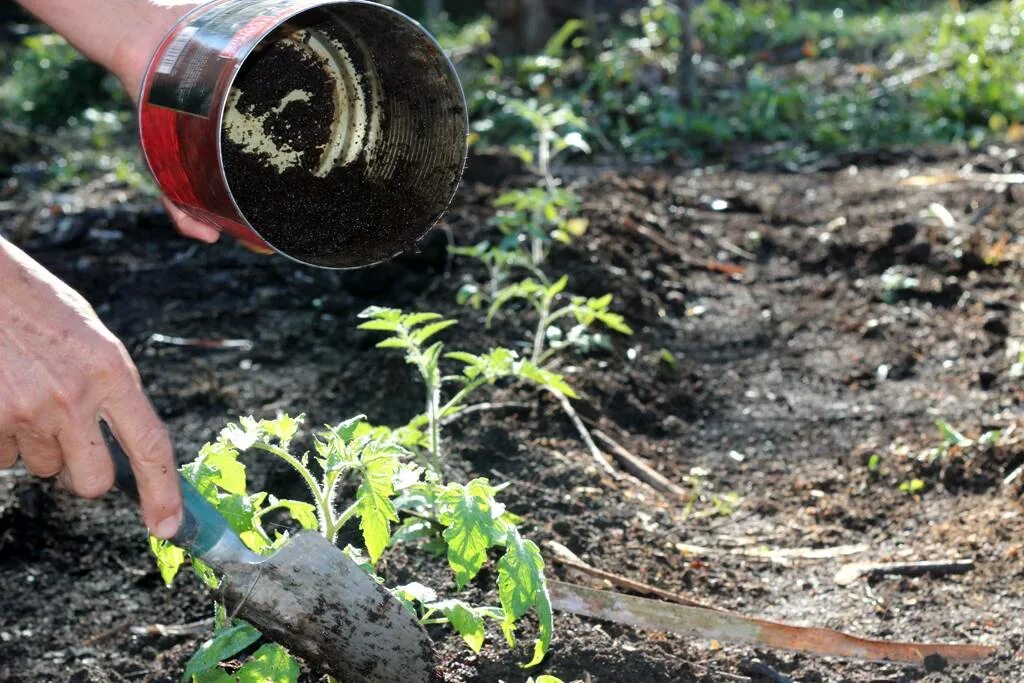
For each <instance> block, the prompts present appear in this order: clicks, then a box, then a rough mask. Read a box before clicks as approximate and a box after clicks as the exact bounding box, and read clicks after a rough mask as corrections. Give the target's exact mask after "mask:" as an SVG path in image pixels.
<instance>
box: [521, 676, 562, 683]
mask: <svg viewBox="0 0 1024 683" xmlns="http://www.w3.org/2000/svg"><path fill="white" fill-rule="evenodd" d="M526 683H565V681H563V680H562V679H561V678H558V677H556V676H549V675H548V674H542V675H540V676H537V678H527V679H526Z"/></svg>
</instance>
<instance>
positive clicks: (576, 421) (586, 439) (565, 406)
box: [549, 389, 622, 481]
mask: <svg viewBox="0 0 1024 683" xmlns="http://www.w3.org/2000/svg"><path fill="white" fill-rule="evenodd" d="M549 391H551V390H550V389H549ZM551 395H552V396H554V397H555V398H557V399H558V402H559V403H560V404H561V405H562V410H564V411H565V414H566V415H567V416H568V417H569V419H570V420H571V421H572V423H573V425H574V426H575V427H576V431H577V432H579V435H580V438H581V439H583V443H585V444H586V446H587V449H588V450H589V451H590V455H591V456H593V458H594V461H595V462H597V464H598V466H599V467H600V468H601V469H602V470H604V472H605V474H607V475H608V476H609V477H611V478H612V479H614V480H615V481H619V480H620V479H621V478H622V475H621V474H619V473H618V472H617V471H615V468H614V467H612V464H611V463H610V462H608V458H606V457H604V453H602V452H601V449H600V448H598V447H597V444H595V443H594V439H593V438H592V437H591V436H590V432H589V431H587V427H586V425H584V424H583V420H581V419H580V416H579V413H577V412H576V409H575V408H573V407H572V403H571V402H570V401H569V397H568V396H566V395H565V394H561V393H559V392H557V391H551Z"/></svg>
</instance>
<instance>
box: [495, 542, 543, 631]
mask: <svg viewBox="0 0 1024 683" xmlns="http://www.w3.org/2000/svg"><path fill="white" fill-rule="evenodd" d="M506 547H507V550H506V551H505V554H504V556H502V558H501V559H500V560H498V596H499V597H500V599H501V607H502V609H503V610H505V616H506V618H507V619H509V620H510V621H516V620H517V619H519V618H520V617H521V616H523V615H524V614H526V613H527V612H528V611H529V610H530V608H531V607H533V605H534V603H535V602H536V600H537V592H538V591H540V590H541V589H542V588H543V587H544V560H543V558H542V557H541V555H540V549H539V548H538V547H537V545H536V544H535V543H534V542H533V541H528V540H524V539H523V538H522V536H520V535H519V532H518V531H517V530H516V529H509V532H508V540H507V542H506Z"/></svg>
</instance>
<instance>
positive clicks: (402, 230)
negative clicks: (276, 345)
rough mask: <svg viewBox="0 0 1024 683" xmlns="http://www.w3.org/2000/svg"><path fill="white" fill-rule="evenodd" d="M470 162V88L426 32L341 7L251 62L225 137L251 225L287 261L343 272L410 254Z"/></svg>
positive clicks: (299, 20) (298, 22)
mask: <svg viewBox="0 0 1024 683" xmlns="http://www.w3.org/2000/svg"><path fill="white" fill-rule="evenodd" d="M465 153H466V111H465V101H464V99H463V96H462V89H461V87H460V85H459V83H458V78H457V76H456V75H455V73H454V70H453V69H452V67H451V64H450V63H449V62H448V60H447V58H446V57H445V56H444V54H443V53H442V52H441V50H440V48H438V46H437V44H436V43H435V42H434V40H433V39H432V38H431V37H430V35H429V34H427V33H426V32H425V31H424V30H423V29H422V28H421V27H420V26H419V25H418V24H416V23H415V22H413V21H412V20H411V19H408V18H407V17H405V16H404V15H402V14H400V13H398V12H396V11H394V10H391V9H389V8H387V7H384V6H381V5H377V4H372V3H367V2H335V3H328V4H325V5H322V6H319V7H317V8H315V9H311V10H307V11H305V12H303V13H301V14H299V15H297V16H296V17H294V18H292V19H291V20H289V21H288V22H286V23H285V24H283V25H282V26H280V27H278V28H277V29H276V30H275V31H274V32H273V33H271V34H270V35H269V36H267V37H266V38H265V39H264V40H263V41H262V42H261V43H260V44H259V46H257V48H256V49H255V50H254V51H253V52H252V53H251V54H250V55H249V57H248V58H246V60H245V61H244V62H243V64H242V66H241V69H240V70H239V73H238V75H237V77H236V78H235V81H234V84H233V86H232V89H231V92H230V94H229V97H228V102H227V106H226V109H225V113H224V120H223V125H222V128H221V155H222V159H223V162H224V174H225V179H226V180H227V184H228V187H229V189H230V191H231V193H232V196H233V198H234V201H235V203H236V205H237V206H238V209H239V211H240V213H241V214H242V216H243V217H244V218H245V220H246V221H247V222H248V223H249V224H250V225H251V226H252V228H253V229H254V230H255V231H256V232H257V233H259V235H260V236H261V237H262V238H263V239H264V240H266V241H267V242H268V243H269V244H270V245H271V246H273V247H274V248H275V249H277V250H278V251H280V252H282V253H284V254H286V255H288V256H290V257H292V258H294V259H297V260H299V261H302V262H305V263H309V264H313V265H318V266H324V267H332V268H353V267H359V266H366V265H370V264H373V263H378V262H380V261H383V260H386V259H388V258H391V257H392V256H394V255H396V254H398V253H400V252H402V251H405V250H406V249H408V248H410V247H411V246H413V245H415V243H416V242H417V241H418V240H419V239H420V238H421V237H422V236H423V235H424V234H425V233H426V232H427V231H428V230H429V229H430V227H431V226H432V225H433V224H434V223H435V222H436V221H437V219H438V218H439V217H440V216H441V214H442V213H443V212H444V210H445V209H446V208H447V206H448V203H449V201H450V200H451V197H452V195H453V194H454V192H455V188H456V186H457V185H458V181H459V178H460V177H461V173H462V166H463V162H464V160H465Z"/></svg>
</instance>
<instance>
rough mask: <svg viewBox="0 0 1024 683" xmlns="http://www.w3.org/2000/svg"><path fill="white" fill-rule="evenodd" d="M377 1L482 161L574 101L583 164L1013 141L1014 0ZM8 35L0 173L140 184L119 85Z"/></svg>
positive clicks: (1020, 0)
mask: <svg viewBox="0 0 1024 683" xmlns="http://www.w3.org/2000/svg"><path fill="white" fill-rule="evenodd" d="M389 4H394V5H396V6H398V7H399V8H401V9H403V10H404V11H406V12H408V13H410V14H412V15H413V16H415V17H417V18H419V19H421V20H422V21H423V22H424V23H425V24H426V25H427V26H428V27H429V28H430V29H432V30H433V31H434V32H435V34H436V35H437V36H438V39H439V41H440V42H441V43H442V45H443V46H444V47H445V48H446V49H447V50H448V51H449V53H450V54H451V55H452V58H453V60H454V61H455V63H456V65H457V67H458V69H459V71H460V73H461V75H462V78H463V83H464V87H465V90H466V94H467V98H468V100H469V103H470V111H471V118H472V122H473V143H474V145H475V146H476V147H477V148H489V147H493V146H515V145H517V144H520V143H522V142H523V141H524V140H526V139H528V138H530V137H531V136H532V135H533V124H532V123H531V122H529V121H528V120H526V119H524V118H523V117H522V116H521V115H520V114H519V113H517V111H519V110H521V108H522V105H523V103H525V104H526V105H527V106H529V107H533V108H535V109H537V110H542V109H544V107H545V105H548V104H555V105H557V106H558V107H568V108H569V109H570V110H571V111H572V113H573V114H575V116H574V117H573V120H574V121H575V122H576V123H574V124H573V126H575V127H577V128H579V129H580V131H579V132H581V133H584V134H585V136H586V139H587V141H588V142H589V143H590V147H591V148H592V153H593V154H594V155H595V156H597V157H598V158H608V159H614V160H628V161H636V162H657V161H674V160H683V161H702V162H707V161H714V160H725V161H733V162H738V163H742V164H760V163H769V164H777V163H793V162H801V161H806V160H808V159H814V158H819V157H821V156H822V155H829V154H836V153H845V152H872V151H881V150H887V149H893V148H904V147H909V146H915V145H920V144H922V143H940V144H948V143H960V144H964V145H969V146H972V147H976V146H979V145H982V144H984V143H986V142H988V141H1008V142H1011V143H1012V142H1018V141H1021V140H1022V139H1024V125H1022V124H1024V35H1022V28H1024V0H1003V1H1000V2H968V1H966V0H960V1H959V2H958V1H957V0H944V1H942V2H924V1H920V0H918V1H915V0H893V1H891V2H867V1H865V0H856V1H847V2H823V1H822V0H788V1H787V0H572V1H571V2H569V1H567V0H485V1H484V2H481V1H480V0H408V1H403V0H397V1H395V2H391V3H389ZM0 22H2V23H0V27H2V28H0V109H2V111H3V112H4V117H3V123H2V126H0V174H4V175H9V174H10V173H12V172H13V170H14V166H15V165H17V164H18V163H20V161H21V160H23V159H24V158H25V155H26V154H30V153H31V151H32V150H31V149H29V148H33V147H34V148H36V149H38V148H40V147H42V148H44V149H46V150H48V151H49V152H50V153H51V154H50V157H51V158H53V157H54V156H56V158H59V159H60V161H58V162H57V163H55V164H52V165H51V166H50V167H48V168H47V169H46V174H47V177H48V178H50V179H52V180H54V181H55V182H61V181H63V180H67V179H68V178H69V177H74V176H75V175H76V174H79V173H83V172H87V171H90V170H96V169H97V168H98V169H99V170H102V171H105V172H108V173H114V174H117V175H119V177H120V178H121V179H122V180H124V181H125V182H129V183H138V184H141V185H145V184H146V182H147V181H146V180H145V175H144V174H142V173H140V172H139V168H140V162H139V160H138V157H137V155H135V154H134V153H133V152H127V151H126V150H128V149H130V148H131V145H130V142H131V135H132V132H133V131H132V128H133V118H132V114H131V111H130V103H129V101H128V98H127V97H126V96H125V95H124V93H122V92H121V91H120V89H119V87H118V85H117V83H115V82H114V81H113V80H112V79H111V78H110V77H109V76H107V75H105V74H104V73H103V72H102V71H101V70H100V69H99V68H97V67H96V66H94V65H92V64H90V63H88V62H87V61H85V60H84V59H82V58H81V57H80V56H79V55H78V54H77V53H76V51H75V50H74V49H73V48H71V47H70V46H68V45H67V44H66V43H65V42H64V41H63V40H62V39H61V38H59V37H57V36H55V35H53V34H51V33H49V32H47V31H46V29H45V28H44V27H42V26H40V25H38V24H35V23H33V22H32V21H31V20H30V19H29V18H28V17H26V16H24V15H22V14H20V13H19V11H18V10H17V8H16V7H14V6H13V5H12V4H10V3H7V4H5V5H4V6H3V7H2V8H0ZM54 131H60V132H61V135H57V136H55V135H53V132H54ZM54 153H56V154H54ZM94 167H95V168H94Z"/></svg>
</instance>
